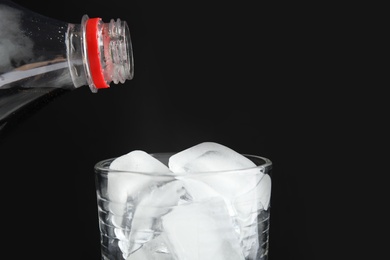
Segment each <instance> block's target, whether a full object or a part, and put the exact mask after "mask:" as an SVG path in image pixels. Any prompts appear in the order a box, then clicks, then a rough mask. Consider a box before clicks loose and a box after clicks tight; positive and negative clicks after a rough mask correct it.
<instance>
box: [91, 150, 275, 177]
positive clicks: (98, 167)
mask: <svg viewBox="0 0 390 260" xmlns="http://www.w3.org/2000/svg"><path fill="white" fill-rule="evenodd" d="M173 154H175V153H174V152H158V153H150V155H152V156H153V157H155V158H156V156H164V155H165V156H168V155H173ZM241 155H243V156H245V157H247V158H248V159H251V158H253V159H257V160H262V161H264V163H261V164H258V165H256V166H253V167H247V168H240V169H232V170H220V171H204V172H197V173H196V174H197V176H199V175H203V174H208V175H210V174H222V173H223V174H228V173H233V172H236V173H237V172H245V171H252V170H254V169H266V168H270V167H271V166H272V161H271V160H270V159H268V158H267V157H263V156H259V155H253V154H245V153H241ZM118 157H120V156H118ZM118 157H111V158H108V159H104V160H100V161H98V162H97V163H96V164H95V165H94V170H95V172H96V173H102V172H103V173H105V174H108V173H109V172H111V173H121V172H122V173H132V174H141V175H146V176H159V177H164V176H167V177H169V176H171V177H172V176H186V175H188V174H191V173H188V172H170V171H169V172H166V173H163V172H160V173H158V174H155V173H153V172H142V171H126V170H113V169H110V168H109V165H110V164H107V163H109V162H112V161H113V160H115V159H116V158H118ZM256 164H257V163H256ZM166 166H167V165H166ZM167 167H168V166H167Z"/></svg>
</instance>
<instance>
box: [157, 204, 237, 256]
mask: <svg viewBox="0 0 390 260" xmlns="http://www.w3.org/2000/svg"><path fill="white" fill-rule="evenodd" d="M162 228H163V232H162V233H161V235H162V236H164V237H165V241H166V243H167V247H168V249H169V252H170V253H171V254H172V256H174V257H173V258H172V259H175V260H182V259H186V260H199V259H202V260H244V259H245V258H244V255H243V253H242V250H241V248H240V245H239V239H238V235H237V233H236V232H234V229H233V228H232V222H231V218H230V217H229V214H228V211H227V208H226V205H225V202H224V200H223V199H222V198H218V197H214V198H212V199H209V200H206V201H202V202H199V203H196V202H193V203H189V204H183V205H180V206H178V207H175V208H173V209H172V211H171V212H169V213H168V214H166V215H165V216H163V217H162Z"/></svg>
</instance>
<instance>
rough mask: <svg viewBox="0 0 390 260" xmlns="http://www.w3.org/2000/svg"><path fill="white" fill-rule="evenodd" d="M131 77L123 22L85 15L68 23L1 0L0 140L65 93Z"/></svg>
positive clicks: (129, 48) (127, 36)
mask: <svg viewBox="0 0 390 260" xmlns="http://www.w3.org/2000/svg"><path fill="white" fill-rule="evenodd" d="M133 74H134V63H133V50H132V44H131V38H130V31H129V27H128V25H127V23H126V22H125V21H121V20H120V19H117V20H116V21H115V20H113V19H111V21H110V22H109V23H104V22H103V21H102V19H101V18H99V17H97V18H89V17H88V15H84V16H82V18H81V23H80V24H72V23H67V22H63V21H58V20H55V19H52V18H49V17H46V16H43V15H41V14H38V13H35V12H33V11H31V10H29V9H27V8H24V7H22V6H21V5H18V4H16V3H14V2H12V1H9V0H0V137H1V135H2V132H5V130H6V129H8V128H9V126H10V125H15V122H18V121H20V120H21V118H23V117H25V116H26V115H29V114H31V113H32V112H34V111H36V110H37V109H38V108H40V107H42V106H43V105H44V104H47V103H48V102H50V101H51V100H54V98H55V97H57V96H59V95H61V94H63V93H65V92H67V91H71V90H73V89H76V88H79V87H81V86H89V88H90V90H91V92H92V93H96V92H97V91H98V90H99V89H104V88H109V87H110V84H118V83H124V82H125V81H126V80H131V79H132V78H133Z"/></svg>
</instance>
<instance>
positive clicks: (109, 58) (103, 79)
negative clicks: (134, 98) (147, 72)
mask: <svg viewBox="0 0 390 260" xmlns="http://www.w3.org/2000/svg"><path fill="white" fill-rule="evenodd" d="M82 27H83V39H84V41H85V44H84V50H83V51H84V57H85V61H86V62H85V63H84V64H85V70H86V72H87V73H86V74H87V83H88V85H89V87H90V89H91V91H92V92H97V90H98V89H102V88H109V87H110V83H111V82H113V83H114V84H118V83H124V82H125V81H126V80H131V79H132V78H133V76H134V60H133V48H132V43H131V37H130V30H129V27H128V25H127V23H126V22H125V21H121V20H120V19H117V20H116V21H114V20H113V19H111V21H110V23H104V22H103V21H102V19H101V18H88V16H87V15H84V16H83V19H82Z"/></svg>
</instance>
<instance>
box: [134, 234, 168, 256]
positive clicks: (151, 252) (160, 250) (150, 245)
mask: <svg viewBox="0 0 390 260" xmlns="http://www.w3.org/2000/svg"><path fill="white" fill-rule="evenodd" d="M126 260H174V258H173V257H172V255H171V254H170V252H169V250H168V247H167V246H166V242H165V240H164V237H163V236H160V235H158V236H156V237H155V238H153V239H152V240H150V241H149V242H147V243H146V244H144V245H143V246H142V247H141V248H140V249H139V250H137V251H135V252H134V253H133V254H131V255H130V256H129V257H128V258H127V259H126Z"/></svg>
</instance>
